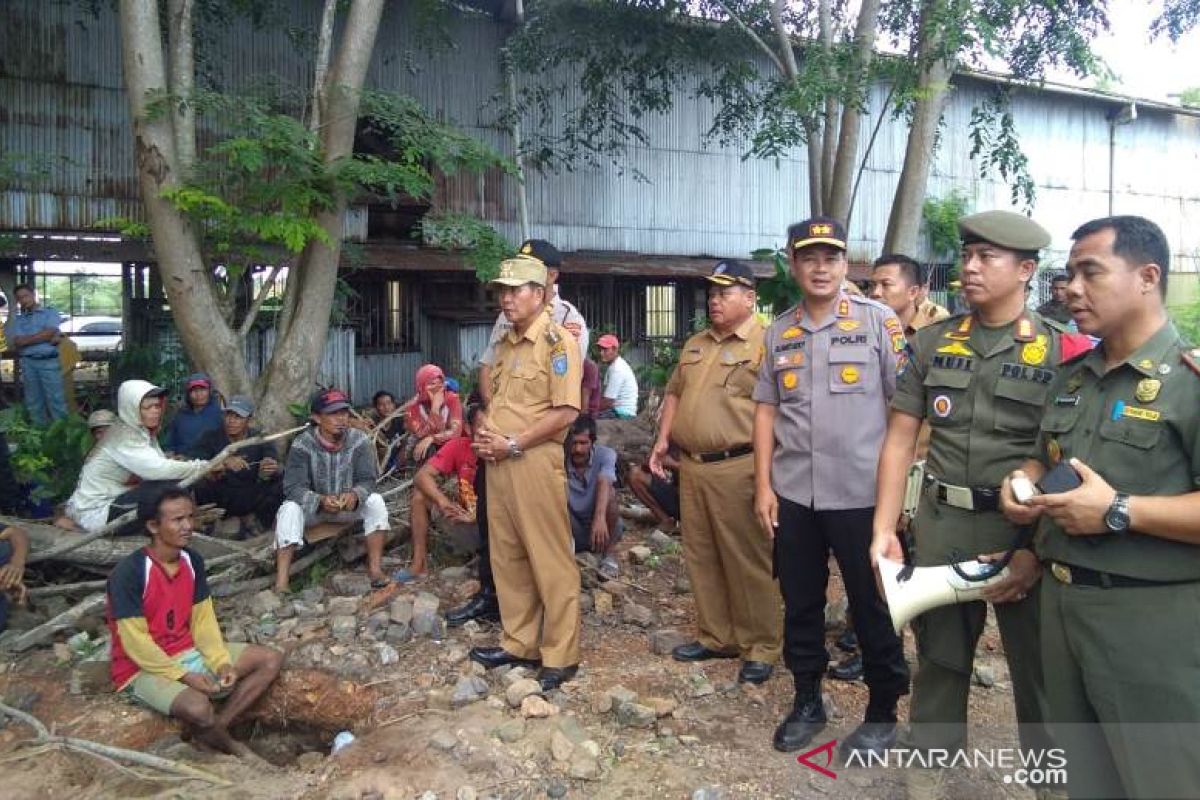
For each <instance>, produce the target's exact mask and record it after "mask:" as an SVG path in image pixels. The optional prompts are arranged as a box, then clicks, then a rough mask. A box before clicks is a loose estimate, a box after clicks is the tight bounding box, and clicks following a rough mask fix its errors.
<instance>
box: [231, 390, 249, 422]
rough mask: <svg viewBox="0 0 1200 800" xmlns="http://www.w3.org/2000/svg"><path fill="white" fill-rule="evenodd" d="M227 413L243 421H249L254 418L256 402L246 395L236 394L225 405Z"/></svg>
mask: <svg viewBox="0 0 1200 800" xmlns="http://www.w3.org/2000/svg"><path fill="white" fill-rule="evenodd" d="M225 411H227V412H233V413H234V414H237V415H238V416H239V417H241V418H242V419H249V418H250V417H252V416H254V401H253V400H251V399H250V398H249V397H246V395H244V394H235V395H234V396H233V397H231V398H229V402H228V403H226V404H225Z"/></svg>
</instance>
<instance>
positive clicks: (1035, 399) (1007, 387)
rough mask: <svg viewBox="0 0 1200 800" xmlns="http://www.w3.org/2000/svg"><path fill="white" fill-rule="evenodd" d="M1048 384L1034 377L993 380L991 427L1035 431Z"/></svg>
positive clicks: (1014, 430) (1029, 433)
mask: <svg viewBox="0 0 1200 800" xmlns="http://www.w3.org/2000/svg"><path fill="white" fill-rule="evenodd" d="M1049 388H1050V387H1049V386H1048V385H1047V384H1045V383H1038V382H1036V381H1022V380H1015V379H1013V378H1001V379H1000V380H998V381H996V391H995V395H996V398H995V401H994V402H995V412H996V418H995V428H996V430H998V431H1004V432H1006V433H1021V434H1025V435H1026V436H1032V435H1034V434H1035V433H1037V430H1038V425H1039V423H1040V422H1041V419H1042V413H1043V409H1044V407H1045V405H1046V392H1047V390H1048V389H1049Z"/></svg>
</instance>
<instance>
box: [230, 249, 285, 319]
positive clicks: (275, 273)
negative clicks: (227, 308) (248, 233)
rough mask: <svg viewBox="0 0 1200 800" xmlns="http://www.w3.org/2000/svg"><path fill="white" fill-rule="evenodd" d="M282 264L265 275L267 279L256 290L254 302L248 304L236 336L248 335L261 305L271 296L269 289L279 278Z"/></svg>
mask: <svg viewBox="0 0 1200 800" xmlns="http://www.w3.org/2000/svg"><path fill="white" fill-rule="evenodd" d="M283 267H284V265H283V263H279V264H276V265H275V266H273V267H271V272H270V274H269V275H267V279H266V280H265V281H264V282H263V285H262V286H261V287H260V288H259V290H258V296H257V297H255V298H254V302H253V303H251V304H250V308H249V310H247V311H246V316H245V317H244V318H243V319H242V324H241V326H240V327H239V328H238V336H246V335H247V334H248V333H250V329H251V328H252V327H254V320H255V319H257V318H258V312H259V311H260V310H261V309H262V305H263V303H264V302H266V299H267V297H269V296H270V294H271V287H272V286H274V285H275V279H276V278H278V277H279V273H280V272H281V271H282V270H283Z"/></svg>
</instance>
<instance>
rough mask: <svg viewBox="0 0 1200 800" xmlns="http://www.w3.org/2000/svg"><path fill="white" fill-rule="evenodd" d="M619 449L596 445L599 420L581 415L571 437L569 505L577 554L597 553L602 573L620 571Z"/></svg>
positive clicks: (568, 455)
mask: <svg viewBox="0 0 1200 800" xmlns="http://www.w3.org/2000/svg"><path fill="white" fill-rule="evenodd" d="M616 483H617V451H616V450H613V449H612V448H611V447H605V446H604V445H602V444H596V420H594V419H592V418H591V417H588V416H584V415H580V416H578V417H576V418H575V421H574V422H573V423H571V430H570V432H569V434H568V436H567V508H568V510H569V511H570V516H571V535H572V536H573V537H574V538H575V552H576V553H595V554H596V556H597V557H598V558H599V559H600V574H601V575H603V576H604V577H606V578H615V577H617V573H618V572H619V571H620V570H619V567H618V566H617V558H616V556H615V555H613V548H614V547H615V546H616V544H617V542H618V541H620V539H621V534H622V533H623V528H622V525H621V515H620V514H619V513H618V511H619V509H618V506H617V489H616Z"/></svg>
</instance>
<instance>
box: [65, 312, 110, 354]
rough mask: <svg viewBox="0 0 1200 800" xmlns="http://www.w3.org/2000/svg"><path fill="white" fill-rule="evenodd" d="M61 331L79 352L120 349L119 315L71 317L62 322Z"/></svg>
mask: <svg viewBox="0 0 1200 800" xmlns="http://www.w3.org/2000/svg"><path fill="white" fill-rule="evenodd" d="M60 330H62V332H63V333H66V334H69V335H70V337H71V341H73V342H75V346H76V347H78V348H79V350H80V351H81V352H95V351H103V352H111V351H113V350H120V349H121V336H122V333H123V330H122V327H121V318H120V317H71V318H70V319H68V320H67V321H66V322H64V323H63V324H62V328H61V329H60Z"/></svg>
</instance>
